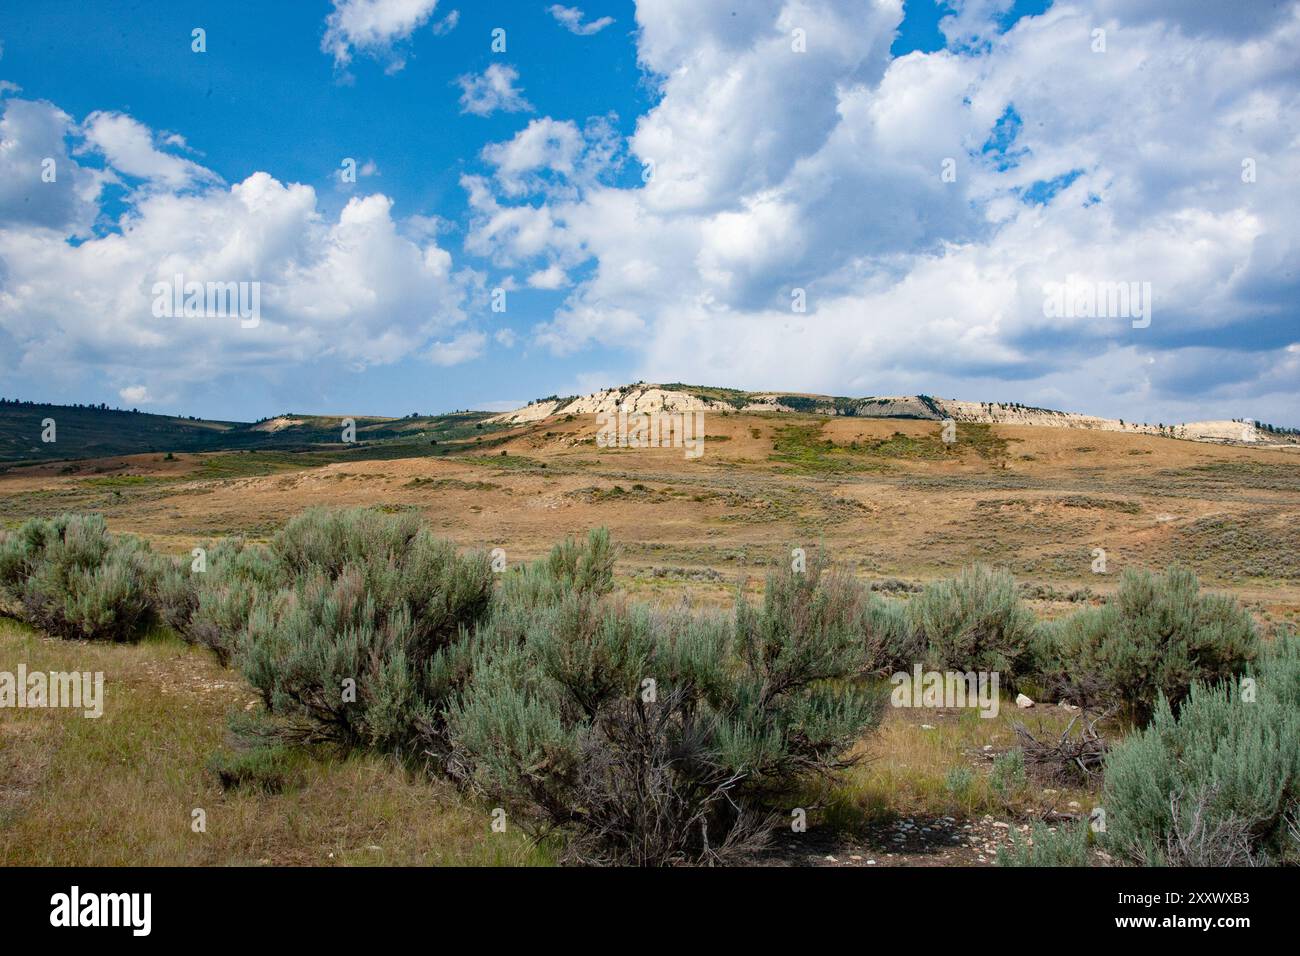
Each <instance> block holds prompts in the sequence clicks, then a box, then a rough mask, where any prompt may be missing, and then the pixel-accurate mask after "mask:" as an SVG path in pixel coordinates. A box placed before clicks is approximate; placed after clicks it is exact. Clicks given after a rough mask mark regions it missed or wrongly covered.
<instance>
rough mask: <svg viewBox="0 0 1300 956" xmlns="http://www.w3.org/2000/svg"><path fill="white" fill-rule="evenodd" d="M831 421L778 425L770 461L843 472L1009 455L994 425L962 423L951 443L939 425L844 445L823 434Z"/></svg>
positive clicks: (799, 469)
mask: <svg viewBox="0 0 1300 956" xmlns="http://www.w3.org/2000/svg"><path fill="white" fill-rule="evenodd" d="M828 421H829V419H822V420H821V421H818V422H813V423H804V422H801V423H794V424H789V425H782V426H779V427H777V429H776V432H775V439H774V441H773V444H772V447H773V451H772V454H771V455H769V456H768V460H769V461H774V462H780V463H781V464H785V465H788V466H791V470H792V471H794V472H796V473H802V474H842V473H852V472H868V471H881V470H883V469H885V468H886V467H887V466H888V464H890V463H892V462H897V461H944V460H953V459H959V458H961V457H962V456H963V455H965V454H966V453H968V452H970V453H974V454H975V455H977V456H979V457H980V458H982V459H985V460H998V459H1002V458H1004V457H1005V456H1006V450H1007V442H1006V439H1004V438H1001V437H1000V436H998V435H997V434H996V433H995V432H994V431H993V428H992V426H990V425H982V424H962V425H959V426H957V439H956V441H955V442H953V443H952V444H946V443H945V442H944V441H943V438H942V435H941V433H940V431H939V426H938V425H937V424H936V426H935V431H934V432H933V434H925V435H920V436H916V435H906V434H904V433H902V432H894V434H892V435H890V436H889V437H887V438H879V439H874V440H871V441H861V442H860V441H852V442H849V443H847V444H842V443H837V442H834V441H832V440H830V439H828V438H825V437H823V434H822V432H823V427H824V426H825V425H826V423H827V422H828Z"/></svg>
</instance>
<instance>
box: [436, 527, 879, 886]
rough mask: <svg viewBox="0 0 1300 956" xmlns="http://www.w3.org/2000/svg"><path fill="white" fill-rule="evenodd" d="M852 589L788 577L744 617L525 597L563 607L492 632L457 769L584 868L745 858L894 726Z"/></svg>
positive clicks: (483, 633) (583, 597) (546, 607)
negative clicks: (789, 806)
mask: <svg viewBox="0 0 1300 956" xmlns="http://www.w3.org/2000/svg"><path fill="white" fill-rule="evenodd" d="M564 547H566V548H568V547H572V546H568V545H566V546H564ZM586 550H587V551H588V552H592V551H593V550H597V549H595V548H593V543H592V542H591V541H589V542H588V543H587V545H586ZM580 563H581V562H580ZM555 564H556V562H554V561H553V562H552V564H551V566H550V567H549V568H548V565H547V564H546V563H545V562H539V563H538V564H537V565H535V566H534V567H533V568H532V569H531V570H530V571H528V572H523V571H521V572H520V578H521V580H522V579H523V578H524V577H525V576H526V575H529V574H531V575H541V576H545V575H547V574H551V573H553V571H552V569H551V568H553V567H554V566H555ZM835 580H836V579H833V578H831V577H830V576H827V578H825V579H823V578H822V576H821V569H820V568H814V569H811V570H810V572H809V573H808V574H794V573H793V572H791V571H784V572H780V573H776V574H773V575H771V576H770V577H769V578H768V582H767V590H766V593H765V597H764V602H763V604H762V605H761V606H759V607H751V606H750V605H749V604H747V603H746V602H744V601H743V600H742V601H741V602H740V604H739V606H738V608H737V611H736V614H735V617H734V619H728V618H726V617H724V616H721V615H713V614H694V613H691V612H689V611H686V610H679V611H676V612H671V613H668V612H656V611H652V610H650V609H647V608H645V607H638V606H634V605H629V604H628V603H627V602H625V601H621V600H618V599H616V598H613V597H609V596H604V595H602V594H601V593H600V589H599V588H585V589H577V590H572V591H568V592H564V591H562V589H559V588H555V587H546V586H542V587H534V586H530V587H528V588H521V589H520V591H519V592H518V593H521V594H523V595H525V596H526V597H529V598H530V599H531V598H532V597H535V596H537V595H549V599H546V600H541V601H537V602H536V603H533V604H531V605H530V607H529V612H528V613H527V614H526V615H520V614H518V613H515V612H514V611H512V609H511V607H510V604H509V603H508V602H503V603H502V606H501V607H500V608H499V609H498V610H497V611H496V612H495V613H494V615H493V617H492V618H491V620H489V621H488V622H487V624H486V625H485V626H484V627H483V628H481V629H480V632H479V641H480V644H479V647H478V651H477V656H476V659H475V661H474V662H473V665H472V673H473V677H472V679H471V680H470V681H468V682H467V683H466V684H465V686H464V690H463V692H462V694H461V695H460V696H459V698H458V700H457V701H456V703H455V704H454V705H453V706H452V707H451V709H450V711H449V714H448V730H449V735H450V738H451V740H452V743H453V747H454V758H453V759H454V762H455V766H456V767H457V768H458V769H459V773H460V775H461V776H462V777H463V779H465V780H466V782H467V783H469V784H470V785H471V786H472V787H474V788H475V789H476V790H478V791H480V792H481V793H483V794H484V795H485V796H487V797H488V798H489V799H491V800H497V801H501V802H502V803H503V804H505V805H508V806H510V807H511V808H512V809H513V812H514V813H515V814H516V815H517V818H518V819H520V820H521V821H522V822H523V825H524V826H525V827H528V828H530V829H532V830H534V831H536V832H551V831H558V832H560V833H561V834H563V835H564V837H565V846H566V853H567V855H568V857H569V858H570V859H574V860H577V861H579V862H584V863H601V864H605V863H632V864H639V865H667V864H674V863H693V862H718V861H726V860H732V859H735V858H737V857H738V856H741V855H743V854H744V853H746V852H748V851H751V850H753V849H754V848H756V847H757V846H758V845H761V843H762V842H763V840H764V839H765V838H766V836H767V834H768V833H769V832H770V830H771V828H772V827H773V826H774V825H775V823H776V822H777V820H778V818H779V817H778V815H777V814H776V813H775V812H774V806H775V805H774V803H773V802H772V800H773V798H774V797H776V796H777V795H779V794H785V793H788V792H789V791H790V789H791V788H792V787H793V786H794V785H795V784H796V783H797V781H799V780H800V779H801V778H803V777H805V776H807V775H812V774H818V773H829V772H831V771H832V770H834V769H836V768H837V767H840V766H843V765H844V763H845V762H846V761H845V759H844V756H843V755H844V754H845V752H846V751H847V750H848V749H849V748H850V747H851V746H852V744H853V743H854V742H855V741H857V740H858V739H859V738H860V736H861V735H862V733H864V732H865V731H867V730H869V729H870V728H872V727H874V726H875V725H876V724H877V723H878V721H879V719H880V714H881V704H882V699H881V697H880V696H879V695H877V694H874V693H872V692H869V691H867V690H865V689H863V688H861V687H859V686H858V685H857V684H856V683H855V680H854V679H855V678H856V677H857V676H858V675H859V674H860V672H861V669H862V659H863V657H862V655H863V649H862V637H861V634H860V632H858V631H857V630H855V629H854V628H853V627H852V626H851V625H852V621H853V620H854V614H855V613H856V610H857V605H856V604H855V603H853V602H850V601H848V600H847V593H846V592H845V591H844V590H843V589H840V590H837V589H836V588H834V587H833V584H834V583H835ZM534 583H536V582H534ZM785 812H788V810H787V811H785Z"/></svg>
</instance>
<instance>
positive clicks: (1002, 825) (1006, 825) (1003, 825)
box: [993, 820, 1011, 830]
mask: <svg viewBox="0 0 1300 956" xmlns="http://www.w3.org/2000/svg"><path fill="white" fill-rule="evenodd" d="M993 825H994V826H995V827H997V828H998V829H999V830H1010V829H1011V824H1009V823H1003V822H1002V821H1001V820H994V821H993Z"/></svg>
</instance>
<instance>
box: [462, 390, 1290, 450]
mask: <svg viewBox="0 0 1300 956" xmlns="http://www.w3.org/2000/svg"><path fill="white" fill-rule="evenodd" d="M702 391H707V390H702ZM728 395H729V396H732V395H734V396H735V397H736V398H737V401H736V402H730V401H718V400H714V399H710V398H707V397H704V396H703V395H698V394H693V393H692V392H690V391H687V390H683V389H671V388H663V387H661V386H659V385H624V386H622V387H619V388H607V389H602V390H601V391H598V392H592V393H591V394H590V395H579V396H572V397H569V398H560V399H552V400H549V401H542V402H535V403H533V404H532V405H525V406H524V407H523V408H517V409H515V410H514V411H512V412H503V413H502V414H500V415H497V416H495V417H494V418H491V419H488V421H490V422H494V423H505V424H510V425H522V424H527V423H529V422H536V421H541V420H542V419H545V418H550V417H551V416H553V415H595V414H597V413H600V412H627V413H629V414H636V413H653V412H661V411H668V412H689V411H705V412H724V411H726V412H736V411H745V412H802V413H804V414H815V415H829V416H839V415H851V416H855V417H858V418H920V419H927V420H931V421H942V420H944V419H949V418H950V419H952V420H953V421H955V422H974V423H981V424H1002V425H1035V426H1039V427H1046V428H1077V429H1082V430H1086V431H1113V432H1130V433H1133V434H1138V435H1164V436H1166V437H1171V438H1186V439H1191V440H1194V441H1210V442H1220V443H1228V444H1245V445H1258V444H1265V443H1267V442H1269V441H1270V440H1271V439H1270V437H1269V435H1268V433H1266V432H1264V431H1260V430H1256V429H1255V427H1254V426H1253V425H1251V424H1250V423H1242V422H1233V421H1212V422H1187V423H1185V424H1179V425H1166V426H1163V427H1162V426H1160V425H1150V424H1144V423H1138V422H1126V421H1120V420H1119V419H1115V418H1099V417H1097V416H1095V415H1080V414H1076V413H1074V412H1061V411H1055V410H1053V409H1050V408H1032V407H1028V406H1024V405H1005V404H1001V403H999V402H966V401H957V400H955V399H950V398H932V397H930V396H928V395H895V396H872V397H869V398H835V397H832V396H829V395H805V394H799V393H782V392H739V391H737V392H734V393H732V392H728ZM741 401H743V402H744V403H745V404H743V405H742V404H739V402H741Z"/></svg>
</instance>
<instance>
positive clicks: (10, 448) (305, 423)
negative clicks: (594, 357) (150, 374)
mask: <svg viewBox="0 0 1300 956" xmlns="http://www.w3.org/2000/svg"><path fill="white" fill-rule="evenodd" d="M343 417H344V416H328V417H327V416H312V415H293V414H291V413H290V414H287V415H284V416H281V417H279V418H276V419H270V420H267V421H263V422H258V423H252V422H225V421H208V420H205V419H198V418H178V417H173V416H170V415H153V414H149V413H148V412H139V411H131V410H124V409H113V408H95V407H86V406H76V405H44V404H19V403H16V402H3V403H0V465H4V464H14V463H18V462H34V461H58V460H75V459H81V458H104V457H110V456H115V455H135V454H145V453H153V452H157V453H166V452H173V453H180V452H190V453H193V452H211V451H246V450H268V451H270V450H276V451H306V450H310V449H319V448H320V446H323V445H326V446H328V445H333V446H338V447H340V448H343V447H345V446H343V444H342V441H341V438H342V419H343ZM487 417H488V415H487V413H481V412H457V413H454V414H451V415H437V416H409V417H406V418H366V417H356V418H355V422H356V438H357V442H358V443H359V444H366V445H373V444H375V443H384V444H394V445H397V444H410V445H418V446H420V449H421V450H420V451H419V452H416V451H413V450H412V451H408V452H407V454H412V453H427V452H426V450H427V449H428V448H432V447H436V446H434V445H431V444H430V443H431V442H439V443H441V442H448V441H457V440H463V439H466V438H471V437H474V436H476V435H481V434H482V432H483V431H484V429H485V428H486V426H481V425H480V423H481V422H482V421H483V419H485V418H487ZM46 419H53V420H54V423H55V441H53V442H45V441H42V440H41V439H42V433H43V431H44V424H43V423H44V422H45V420H46ZM476 426H478V427H476ZM399 457H400V455H399Z"/></svg>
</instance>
